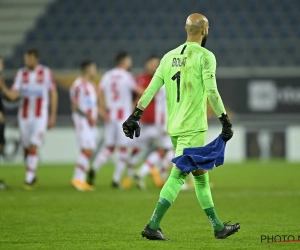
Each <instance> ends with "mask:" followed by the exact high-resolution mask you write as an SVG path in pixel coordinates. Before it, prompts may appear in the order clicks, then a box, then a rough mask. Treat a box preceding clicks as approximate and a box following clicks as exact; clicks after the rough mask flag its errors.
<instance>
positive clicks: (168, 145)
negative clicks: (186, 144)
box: [158, 131, 173, 149]
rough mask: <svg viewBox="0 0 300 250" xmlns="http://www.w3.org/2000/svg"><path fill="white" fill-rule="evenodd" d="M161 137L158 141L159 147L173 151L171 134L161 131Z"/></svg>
mask: <svg viewBox="0 0 300 250" xmlns="http://www.w3.org/2000/svg"><path fill="white" fill-rule="evenodd" d="M160 135H161V136H160V137H159V139H158V147H159V148H162V149H172V148H173V144H172V141H171V138H170V136H169V134H168V133H167V132H165V131H161V133H160Z"/></svg>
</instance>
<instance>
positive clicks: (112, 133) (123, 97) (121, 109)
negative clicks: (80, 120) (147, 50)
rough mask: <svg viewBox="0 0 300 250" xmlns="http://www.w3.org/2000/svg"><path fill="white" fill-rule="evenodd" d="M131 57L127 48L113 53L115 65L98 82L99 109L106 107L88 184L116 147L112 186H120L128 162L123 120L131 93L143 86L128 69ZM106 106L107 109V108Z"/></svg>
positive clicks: (126, 113) (129, 105)
mask: <svg viewBox="0 0 300 250" xmlns="http://www.w3.org/2000/svg"><path fill="white" fill-rule="evenodd" d="M131 64H132V61H131V57H130V55H128V54H127V53H126V52H122V53H119V54H118V55H117V56H116V67H115V68H114V69H112V70H109V71H108V72H106V73H105V74H104V75H103V77H102V79H101V82H100V84H99V100H100V102H101V103H100V110H101V109H102V110H106V111H107V117H106V121H105V131H104V144H105V147H104V148H103V149H102V150H100V152H99V153H98V155H97V156H96V158H95V161H94V163H93V168H92V169H91V171H90V173H89V179H88V182H89V184H93V179H94V177H95V174H96V172H97V171H98V170H99V168H101V167H102V166H103V165H104V164H105V163H106V162H107V161H108V160H109V159H110V156H111V155H112V153H113V152H114V150H115V149H117V151H118V157H117V159H116V166H115V172H114V175H113V187H119V182H120V178H121V176H122V173H123V171H124V169H125V168H126V165H127V160H128V146H129V139H128V138H127V137H125V136H124V134H123V131H122V123H123V122H124V121H125V119H126V117H127V116H128V115H130V114H131V112H132V93H133V92H136V93H138V94H141V93H142V91H143V89H141V88H139V87H138V86H137V85H136V82H135V79H134V77H133V76H132V74H131V73H129V72H128V70H129V69H130V68H131ZM106 107H109V110H108V109H106Z"/></svg>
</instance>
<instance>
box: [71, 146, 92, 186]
mask: <svg viewBox="0 0 300 250" xmlns="http://www.w3.org/2000/svg"><path fill="white" fill-rule="evenodd" d="M93 152H94V150H93V149H91V148H81V150H80V153H79V155H78V158H77V163H76V168H75V171H74V175H73V179H72V186H73V187H74V188H75V189H77V190H78V191H93V190H94V188H93V186H91V185H89V184H88V183H86V174H87V172H88V170H89V164H90V158H91V156H92V154H93Z"/></svg>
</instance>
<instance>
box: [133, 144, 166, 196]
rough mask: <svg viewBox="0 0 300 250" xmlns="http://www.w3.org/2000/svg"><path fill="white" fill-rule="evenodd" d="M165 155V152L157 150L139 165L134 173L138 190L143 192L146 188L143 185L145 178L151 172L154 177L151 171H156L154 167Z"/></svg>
mask: <svg viewBox="0 0 300 250" xmlns="http://www.w3.org/2000/svg"><path fill="white" fill-rule="evenodd" d="M164 155H165V151H164V150H163V149H157V150H154V151H152V152H151V153H150V154H149V155H148V156H147V158H146V160H145V162H144V163H143V164H142V165H141V167H140V168H139V170H138V171H137V172H136V175H135V177H136V181H137V185H138V187H139V189H141V190H144V189H145V188H146V185H145V181H144V179H145V177H146V176H147V175H148V174H149V173H150V172H151V171H152V172H153V175H154V171H153V169H154V168H155V169H156V165H157V164H159V162H160V161H161V160H162V158H163V157H164Z"/></svg>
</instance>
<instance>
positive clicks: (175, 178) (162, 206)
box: [148, 168, 188, 230]
mask: <svg viewBox="0 0 300 250" xmlns="http://www.w3.org/2000/svg"><path fill="white" fill-rule="evenodd" d="M187 176H188V174H185V173H182V172H181V171H180V170H178V169H176V168H173V169H172V172H171V174H170V176H169V178H168V180H167V182H166V183H165V185H164V186H163V188H162V190H161V191H160V198H159V200H158V203H157V205H156V207H155V210H154V212H153V214H152V217H151V219H150V221H149V223H148V224H149V227H150V228H151V229H153V230H156V229H158V228H159V225H160V222H161V220H162V218H163V217H164V215H165V213H166V212H167V210H168V209H169V207H170V206H171V204H172V203H173V202H174V201H175V199H176V197H177V196H178V194H179V192H180V189H181V186H182V185H183V184H184V182H185V179H186V177H187Z"/></svg>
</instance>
